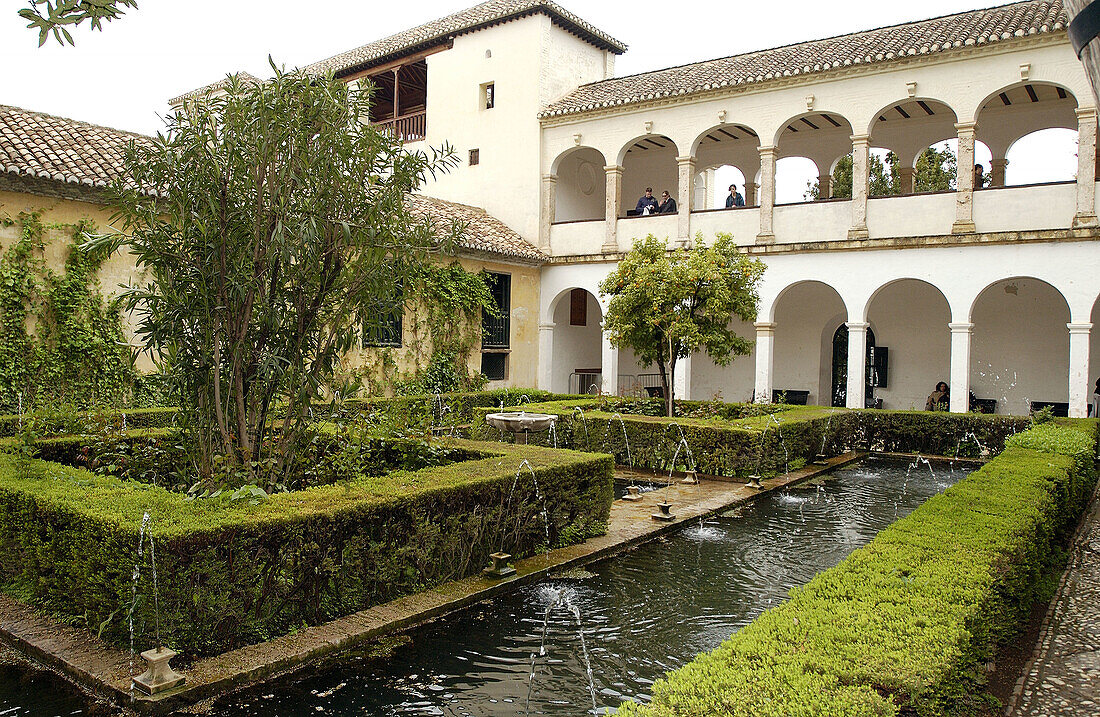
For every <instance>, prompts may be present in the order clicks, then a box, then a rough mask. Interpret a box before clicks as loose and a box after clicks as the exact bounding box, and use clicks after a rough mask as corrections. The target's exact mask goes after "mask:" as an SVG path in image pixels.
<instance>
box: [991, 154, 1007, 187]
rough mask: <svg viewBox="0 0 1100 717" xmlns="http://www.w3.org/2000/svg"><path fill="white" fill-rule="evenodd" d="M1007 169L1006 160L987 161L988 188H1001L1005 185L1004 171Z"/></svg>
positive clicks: (1000, 158) (999, 158)
mask: <svg viewBox="0 0 1100 717" xmlns="http://www.w3.org/2000/svg"><path fill="white" fill-rule="evenodd" d="M1007 168H1008V160H1007V159H1005V158H1004V157H998V158H995V159H991V160H990V161H989V186H991V187H1003V186H1004V185H1005V169H1007Z"/></svg>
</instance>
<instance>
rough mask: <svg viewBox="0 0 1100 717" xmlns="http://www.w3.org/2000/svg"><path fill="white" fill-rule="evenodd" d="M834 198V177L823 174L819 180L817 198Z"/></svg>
mask: <svg viewBox="0 0 1100 717" xmlns="http://www.w3.org/2000/svg"><path fill="white" fill-rule="evenodd" d="M832 196H833V175H831V174H822V175H820V176H819V177H818V178H817V198H818V199H830V198H832Z"/></svg>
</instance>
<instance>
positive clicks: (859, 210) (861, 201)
mask: <svg viewBox="0 0 1100 717" xmlns="http://www.w3.org/2000/svg"><path fill="white" fill-rule="evenodd" d="M870 157H871V137H870V136H869V135H865V134H854V135H852V228H851V229H849V230H848V238H849V239H866V238H867V237H868V236H869V234H868V233H867V192H868V189H867V185H868V182H869V181H870V169H869V167H870ZM861 385H862V384H861ZM861 408H862V406H861Z"/></svg>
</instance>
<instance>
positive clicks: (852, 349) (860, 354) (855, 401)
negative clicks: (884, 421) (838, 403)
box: [845, 321, 870, 408]
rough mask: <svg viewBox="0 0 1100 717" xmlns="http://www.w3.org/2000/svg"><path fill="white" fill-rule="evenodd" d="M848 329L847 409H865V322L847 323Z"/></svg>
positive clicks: (867, 325) (866, 324)
mask: <svg viewBox="0 0 1100 717" xmlns="http://www.w3.org/2000/svg"><path fill="white" fill-rule="evenodd" d="M845 326H847V327H848V408H866V407H867V328H868V327H869V326H870V324H868V323H867V322H866V321H849V322H847V323H846V324H845Z"/></svg>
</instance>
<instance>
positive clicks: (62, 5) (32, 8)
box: [19, 0, 137, 47]
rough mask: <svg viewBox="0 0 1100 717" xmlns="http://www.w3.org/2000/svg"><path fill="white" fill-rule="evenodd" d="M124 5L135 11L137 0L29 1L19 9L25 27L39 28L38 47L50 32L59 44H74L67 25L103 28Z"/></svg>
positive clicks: (118, 16)
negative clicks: (86, 25)
mask: <svg viewBox="0 0 1100 717" xmlns="http://www.w3.org/2000/svg"><path fill="white" fill-rule="evenodd" d="M124 8H130V9H134V10H137V0H29V2H28V7H25V8H23V9H21V10H20V11H19V17H21V18H23V19H24V20H26V21H27V28H28V29H31V30H37V31H38V46H39V47H42V46H43V45H45V44H46V40H48V39H49V38H50V35H53V37H54V39H55V40H57V43H58V44H59V45H64V44H65V43H66V42H68V43H69V44H70V45H75V44H76V43H75V42H74V41H73V36H72V33H70V32H69V28H70V27H76V26H78V25H80V24H81V23H83V22H85V21H87V22H88V23H89V24H90V25H91V28H92V29H93V30H102V29H103V23H105V22H111V21H112V20H117V19H118V18H120V17H122V16H123V15H124V14H126V11H125V9H124Z"/></svg>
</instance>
